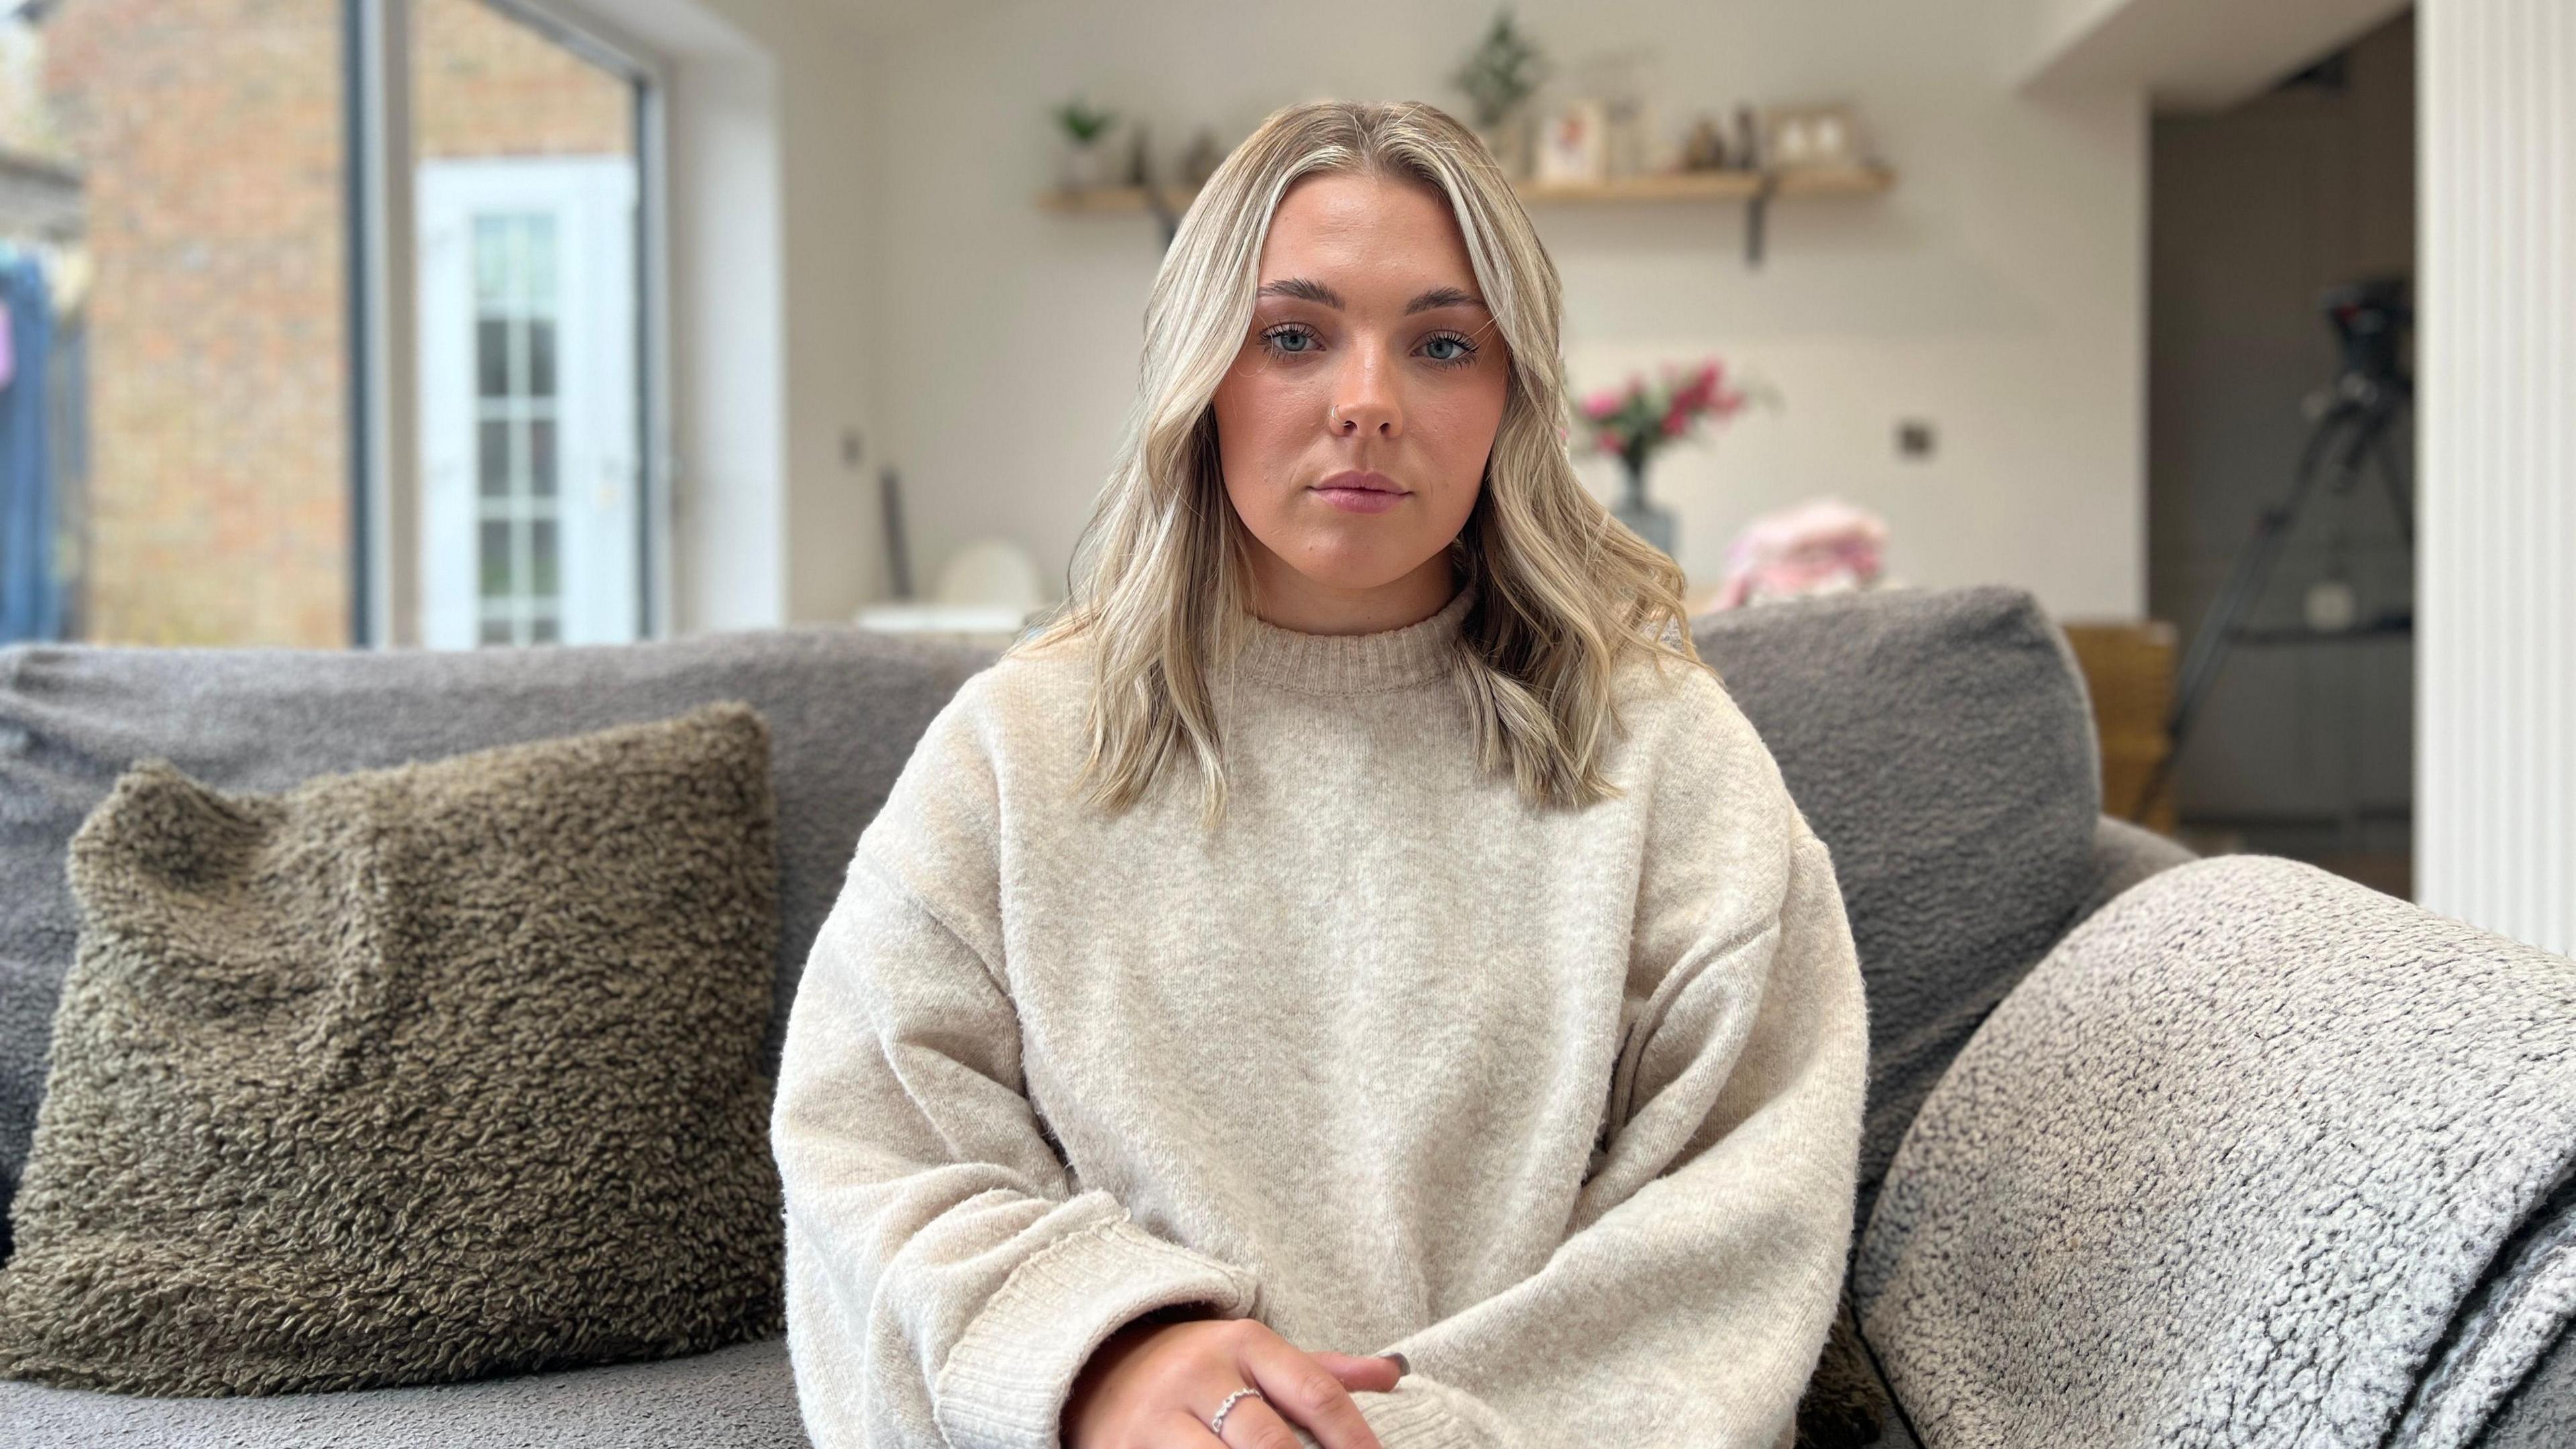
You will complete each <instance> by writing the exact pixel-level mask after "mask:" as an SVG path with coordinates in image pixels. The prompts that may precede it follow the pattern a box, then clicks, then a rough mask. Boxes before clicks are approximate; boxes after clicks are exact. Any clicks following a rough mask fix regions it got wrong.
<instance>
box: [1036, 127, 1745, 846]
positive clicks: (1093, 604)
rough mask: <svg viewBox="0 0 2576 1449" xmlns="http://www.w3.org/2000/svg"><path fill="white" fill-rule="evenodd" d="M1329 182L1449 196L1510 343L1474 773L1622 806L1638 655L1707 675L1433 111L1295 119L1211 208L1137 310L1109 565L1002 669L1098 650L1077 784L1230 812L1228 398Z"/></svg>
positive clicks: (1239, 609) (1233, 647)
mask: <svg viewBox="0 0 2576 1449" xmlns="http://www.w3.org/2000/svg"><path fill="white" fill-rule="evenodd" d="M1318 172H1353V173H1360V174H1368V175H1375V176H1379V177H1384V178H1388V179H1393V180H1402V181H1409V182H1412V183H1414V184H1417V185H1421V186H1426V187H1428V188H1430V189H1431V190H1432V191H1434V192H1436V193H1438V194H1439V195H1441V196H1442V197H1445V198H1446V199H1447V201H1448V204H1449V207H1450V210H1451V212H1452V214H1453V215H1454V216H1455V218H1456V220H1457V223H1458V229H1459V231H1460V232H1461V233H1462V234H1463V235H1464V237H1465V239H1466V244H1467V255H1468V257H1469V258H1470V260H1471V261H1472V262H1473V264H1474V267H1475V272H1476V281H1477V283H1478V285H1479V286H1480V287H1481V289H1482V290H1483V293H1484V299H1485V303H1486V306H1487V307H1488V308H1489V309H1490V310H1491V311H1492V313H1493V317H1494V325H1495V326H1497V327H1498V328H1500V329H1501V331H1502V335H1503V338H1504V340H1505V341H1506V342H1507V343H1508V344H1509V345H1510V349H1511V363H1512V368H1511V377H1510V381H1509V384H1508V389H1507V393H1506V396H1505V400H1504V404H1503V415H1502V419H1501V421H1500V423H1499V424H1498V425H1497V427H1496V429H1495V433H1494V444H1493V448H1492V451H1491V452H1490V454H1489V455H1488V457H1487V460H1486V465H1485V474H1484V479H1483V482H1482V485H1481V487H1480V489H1479V491H1478V496H1477V499H1476V503H1475V507H1474V510H1473V511H1472V512H1471V513H1470V514H1469V516H1468V519H1467V522H1466V525H1465V526H1464V527H1463V528H1461V529H1460V530H1459V532H1458V536H1457V537H1456V538H1455V539H1454V540H1452V541H1451V543H1450V545H1449V550H1448V552H1449V557H1450V560H1451V564H1452V567H1453V568H1454V569H1455V571H1456V576H1457V581H1458V584H1459V586H1460V587H1462V588H1463V587H1465V586H1466V585H1468V584H1473V585H1475V586H1476V587H1477V590H1478V597H1477V599H1476V601H1475V603H1474V604H1473V605H1472V606H1471V607H1470V608H1469V609H1468V611H1467V614H1466V617H1465V618H1464V619H1463V620H1462V621H1461V625H1460V631H1459V649H1458V655H1457V660H1456V667H1455V669H1454V671H1453V678H1454V679H1455V680H1456V682H1457V684H1458V686H1459V688H1460V689H1461V690H1462V691H1463V692H1464V694H1465V697H1466V699H1467V701H1468V704H1469V707H1470V710H1471V712H1472V714H1473V716H1474V718H1475V719H1476V720H1477V722H1478V735H1479V745H1478V751H1477V753H1478V759H1479V761H1480V763H1481V764H1482V766H1483V767H1484V768H1485V769H1486V770H1488V771H1490V772H1497V773H1498V772H1500V771H1501V770H1503V769H1504V768H1506V767H1508V768H1509V769H1510V771H1511V773H1512V777H1513V779H1514V781H1515V782H1516V784H1517V785H1518V787H1519V789H1520V791H1521V793H1522V795H1523V796H1524V797H1526V798H1527V799H1528V800H1529V801H1530V802H1531V803H1533V804H1535V805H1539V806H1553V807H1580V806H1582V805H1586V804H1589V803H1591V802H1592V801H1595V800H1599V799H1602V798H1605V797H1608V796H1612V795H1618V794H1623V793H1625V792H1624V791H1623V790H1622V789H1621V788H1620V787H1619V786H1618V785H1616V784H1615V783H1613V782H1612V781H1611V780H1610V779H1609V778H1608V777H1607V776H1606V775H1605V774H1604V773H1603V771H1602V769H1601V757H1602V752H1603V749H1604V746H1605V732H1607V731H1613V730H1615V731H1618V732H1619V733H1620V734H1623V735H1624V733H1625V729H1626V727H1625V725H1624V723H1623V722H1622V721H1621V720H1620V719H1619V717H1618V712H1617V709H1616V706H1615V704H1614V701H1613V697H1612V683H1611V681H1612V679H1613V677H1614V675H1615V673H1616V672H1617V670H1618V669H1619V668H1620V667H1621V665H1622V664H1623V662H1624V661H1625V660H1626V659H1627V658H1628V657H1629V656H1630V655H1631V654H1635V653H1640V652H1642V653H1644V654H1646V655H1649V656H1658V657H1659V661H1660V658H1664V657H1668V658H1672V659H1678V660H1681V661H1684V662H1686V663H1687V664H1688V665H1690V666H1693V667H1697V668H1702V669H1706V668H1707V667H1708V666H1707V665H1706V664H1705V663H1704V662H1703V661H1701V659H1700V657H1699V653H1698V650H1697V649H1696V648H1695V647H1694V646H1693V645H1692V643H1691V637H1690V628H1689V625H1688V619H1687V606H1686V605H1685V604H1684V602H1683V598H1682V588H1683V582H1684V581H1683V575H1682V571H1681V567H1680V566H1679V565H1678V564H1676V563H1674V562H1673V561H1672V560H1671V559H1670V558H1667V557H1666V556H1664V555H1663V554H1662V553H1660V552H1658V551H1657V550H1656V549H1655V548H1654V547H1653V546H1651V545H1649V544H1648V543H1646V542H1645V540H1643V539H1641V538H1639V537H1638V536H1637V535H1636V534H1635V533H1633V532H1631V531H1630V530H1628V529H1627V528H1626V527H1625V526H1623V525H1621V524H1620V523H1619V522H1618V521H1617V520H1616V519H1615V518H1613V517H1612V516H1611V514H1610V512H1609V510H1608V509H1607V508H1605V507H1603V506H1602V504H1601V502H1600V500H1599V499H1597V498H1595V497H1593V496H1592V494H1591V493H1590V492H1589V491H1588V490H1587V489H1585V488H1584V486H1583V484H1582V481H1581V480H1580V479H1579V478H1577V477H1576V476H1575V472H1574V467H1573V464H1572V462H1571V461H1570V460H1569V459H1568V457H1567V455H1566V443H1565V440H1566V437H1567V429H1568V426H1569V422H1570V414H1569V411H1568V407H1567V402H1566V395H1565V375H1564V361H1563V358H1562V357H1561V356H1560V355H1559V344H1558V333H1559V328H1560V326H1561V322H1562V316H1563V304H1562V299H1561V295H1560V289H1559V284H1558V281H1557V273H1556V264H1555V263H1554V262H1552V261H1550V260H1549V259H1548V255H1547V251H1546V249H1545V248H1544V247H1542V246H1541V245H1540V244H1539V239H1538V233H1537V231H1536V230H1535V229H1534V228H1533V227H1532V226H1531V225H1530V220H1529V215H1528V213H1526V212H1525V211H1523V210H1522V209H1521V204H1520V198H1519V197H1518V196H1517V195H1515V194H1514V192H1513V190H1512V186H1511V182H1510V181H1509V179H1508V178H1506V177H1505V176H1504V174H1503V171H1502V168H1501V167H1500V166H1498V165H1497V164H1495V161H1494V158H1493V154H1492V153H1491V152H1489V151H1488V150H1486V148H1485V146H1484V143H1483V142H1482V141H1480V140H1478V139H1477V137H1476V135H1475V133H1474V132H1473V131H1471V130H1469V129H1467V128H1466V127H1465V126H1463V125H1461V124H1459V122H1458V121H1457V120H1456V118H1454V117H1452V116H1450V115H1449V114H1448V113H1447V112H1445V111H1442V110H1440V109H1439V108H1437V107H1435V106H1428V105H1423V104H1420V103H1418V102H1395V103H1387V104H1364V103H1358V102H1348V101H1316V102H1310V103H1307V104H1302V105H1294V106H1288V107H1284V108H1282V109H1280V110H1278V111H1275V112H1273V113H1271V115H1270V116H1269V117H1268V118H1267V119H1266V120H1264V121H1263V122H1262V123H1261V126H1260V128H1259V129H1257V130H1255V131H1254V132H1253V133H1252V135H1251V136H1250V137H1248V138H1247V139H1246V140H1245V141H1244V142H1243V144H1242V145H1240V146H1238V147H1236V148H1235V149H1234V152H1233V154H1232V155H1229V156H1228V157H1226V159H1225V162H1224V164H1222V165H1220V166H1219V167H1218V168H1217V169H1216V173H1215V175H1213V176H1211V177H1210V178H1208V181H1207V184H1206V185H1205V186H1203V187H1201V188H1200V190H1199V194H1198V197H1197V199H1196V200H1194V201H1193V202H1192V203H1191V204H1190V209H1189V211H1188V213H1187V214H1186V215H1184V216H1183V217H1182V218H1181V223H1180V228H1179V230H1178V232H1177V233H1175V235H1174V237H1173V240H1172V245H1171V248H1170V250H1169V251H1168V252H1166V253H1165V255H1164V258H1163V264H1162V268H1161V270H1160V271H1158V272H1157V273H1156V274H1155V277H1154V289H1153V293H1152V295H1151V296H1150V298H1149V299H1148V300H1147V302H1146V304H1145V348H1144V360H1143V364H1142V368H1141V374H1140V377H1139V379H1138V384H1137V389H1136V399H1135V402H1134V404H1133V405H1132V406H1131V407H1130V409H1129V411H1128V414H1127V421H1126V426H1125V430H1124V433H1123V435H1122V437H1121V439H1120V441H1119V445H1118V452H1117V463H1116V466H1115V468H1114V469H1113V470H1112V472H1111V474H1110V478H1109V482H1108V486H1107V487H1106V488H1104V489H1103V490H1102V492H1101V496H1100V499H1099V501H1098V503H1097V505H1096V506H1095V508H1094V509H1093V512H1092V516H1091V521H1090V522H1089V523H1088V524H1086V525H1085V526H1084V529H1083V538H1084V539H1090V538H1092V537H1093V536H1094V535H1095V534H1096V535H1097V536H1098V547H1097V549H1096V550H1095V551H1094V552H1092V554H1091V555H1090V558H1089V560H1088V563H1087V564H1086V565H1084V566H1082V567H1081V569H1080V576H1079V581H1078V582H1074V583H1072V585H1071V587H1069V588H1068V590H1067V592H1068V596H1069V597H1068V598H1067V600H1066V602H1065V603H1064V604H1063V605H1062V606H1060V607H1059V608H1058V609H1057V610H1055V611H1054V612H1053V613H1052V614H1051V616H1050V617H1049V618H1048V619H1046V620H1045V621H1043V622H1042V623H1041V624H1040V625H1039V626H1038V627H1037V629H1036V630H1035V631H1034V632H1032V633H1030V634H1028V635H1026V636H1024V637H1023V638H1022V639H1020V640H1019V641H1017V642H1016V643H1015V644H1014V645H1013V646H1012V647H1011V649H1010V650H1009V651H1006V653H1021V652H1029V651H1034V650H1040V649H1047V648H1051V647H1053V646H1055V645H1057V644H1059V643H1068V642H1071V641H1074V640H1078V639H1083V640H1089V641H1090V642H1091V643H1093V644H1094V645H1095V646H1096V648H1095V650H1094V654H1093V659H1094V672H1093V683H1092V693H1091V704H1090V709H1089V711H1088V717H1087V723H1088V727H1089V730H1090V736H1091V751H1090V757H1089V759H1088V760H1087V761H1086V762H1085V764H1084V766H1083V771H1082V779H1083V780H1084V781H1087V782H1089V783H1090V790H1089V796H1090V798H1091V800H1092V801H1093V802H1094V803H1095V804H1097V805H1099V806H1101V807H1102V808H1104V809H1108V810H1111V811H1122V810H1124V809H1126V808H1127V807H1128V806H1129V805H1131V804H1133V803H1134V802H1135V801H1136V800H1137V799H1139V798H1140V797H1141V796H1143V795H1144V794H1145V793H1146V792H1147V791H1148V790H1149V789H1151V788H1152V787H1153V785H1154V783H1155V781H1156V780H1157V779H1158V778H1159V777H1160V776H1161V775H1162V774H1163V773H1164V772H1165V771H1166V770H1175V769H1187V768H1190V767H1193V766H1194V767H1195V768H1196V772H1197V774H1198V776H1199V780H1200V783H1201V787H1202V791H1203V794H1204V797H1205V802H1206V806H1205V812H1204V819H1205V820H1206V822H1207V823H1208V824H1210V825H1213V824H1214V823H1215V822H1216V820H1217V819H1218V818H1220V817H1221V816H1222V815H1223V814H1224V811H1225V798H1226V778H1225V759H1224V750H1223V740H1222V736H1221V731H1220V728H1219V724H1218V714H1217V711H1216V709H1215V707H1214V702H1215V692H1214V690H1213V689H1212V688H1211V680H1212V676H1213V674H1214V671H1215V669H1216V668H1217V667H1218V666H1219V665H1220V664H1221V662H1223V661H1231V660H1232V659H1233V658H1234V657H1235V655H1236V653H1237V651H1238V650H1239V649H1240V648H1241V647H1242V644H1243V642H1244V639H1245V636H1246V635H1247V634H1248V633H1249V632H1250V626H1249V623H1248V621H1249V619H1250V617H1251V608H1252V581H1253V572H1252V567H1251V558H1252V555H1251V552H1250V549H1249V542H1250V540H1249V534H1248V532H1247V530H1246V529H1245V527H1244V525H1243V521H1242V520H1241V519H1240V518H1239V517H1237V516H1236V514H1235V511H1234V506H1233V503H1232V502H1231V500H1230V499H1229V498H1228V497H1227V495H1226V491H1225V481H1224V477H1223V475H1222V473H1221V471H1220V469H1219V465H1218V454H1217V434H1216V413H1215V409H1214V407H1213V405H1212V400H1213V399H1214V397H1215V395H1216V389H1217V385H1218V383H1219V382H1220V381H1222V380H1223V379H1224V377H1225V375H1226V372H1227V370H1228V369H1229V368H1231V367H1232V366H1233V364H1234V361H1235V358H1236V356H1237V354H1238V353H1239V351H1240V350H1241V348H1242V346H1243V343H1244V338H1245V334H1246V330H1247V329H1248V328H1249V326H1250V325H1251V319H1252V312H1253V305H1254V293H1255V290H1256V289H1257V288H1258V287H1259V285H1260V277H1259V266H1260V260H1261V248H1262V242H1263V240H1264V238H1266V237H1267V236H1268V234H1269V230H1270V219H1271V216H1272V215H1273V213H1274V212H1276V211H1277V209H1278V206H1279V200H1280V198H1281V197H1282V196H1283V195H1285V194H1286V192H1287V190H1288V188H1289V186H1290V184H1291V183H1293V182H1295V181H1296V180H1297V179H1298V178H1300V177H1302V176H1307V175H1311V174H1314V173H1318ZM1082 552H1083V545H1082V543H1081V542H1080V541H1077V544H1076V547H1075V553H1076V555H1077V557H1079V556H1080V555H1081V554H1082ZM1073 572H1074V571H1073V570H1071V569H1069V570H1068V575H1069V580H1070V577H1071V575H1072V574H1073ZM1657 667H1658V668H1659V669H1660V667H1661V665H1660V662H1658V666H1657ZM1713 672H1714V671H1712V673H1713Z"/></svg>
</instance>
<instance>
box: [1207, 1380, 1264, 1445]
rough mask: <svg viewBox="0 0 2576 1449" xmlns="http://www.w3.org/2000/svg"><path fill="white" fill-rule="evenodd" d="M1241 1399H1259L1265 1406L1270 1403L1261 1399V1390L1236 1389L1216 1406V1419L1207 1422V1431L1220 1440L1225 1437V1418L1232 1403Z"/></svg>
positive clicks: (1231, 1407)
mask: <svg viewBox="0 0 2576 1449" xmlns="http://www.w3.org/2000/svg"><path fill="white" fill-rule="evenodd" d="M1241 1398H1254V1399H1261V1401H1262V1402H1263V1403H1265V1404H1266V1403H1268V1402H1270V1401H1269V1400H1268V1399H1266V1398H1262V1394H1261V1390H1259V1389H1236V1390H1235V1391H1234V1392H1233V1393H1230V1394H1228V1395H1226V1396H1225V1402H1224V1403H1222V1404H1219V1405H1217V1406H1216V1417H1214V1418H1212V1419H1210V1420H1208V1430H1209V1432H1210V1433H1213V1434H1215V1435H1216V1436H1217V1437H1218V1438H1220V1439H1222V1438H1224V1437H1225V1416H1226V1415H1227V1413H1229V1412H1231V1411H1232V1410H1233V1408H1234V1401H1235V1400H1237V1399H1241Z"/></svg>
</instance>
